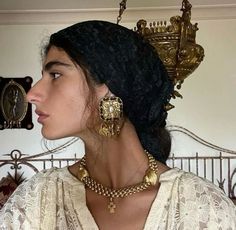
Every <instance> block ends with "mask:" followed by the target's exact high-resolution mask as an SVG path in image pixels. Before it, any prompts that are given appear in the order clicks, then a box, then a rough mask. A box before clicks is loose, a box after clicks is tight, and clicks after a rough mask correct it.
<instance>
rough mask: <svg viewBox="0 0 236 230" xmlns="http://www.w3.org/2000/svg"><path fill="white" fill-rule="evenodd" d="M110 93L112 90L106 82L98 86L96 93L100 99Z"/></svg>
mask: <svg viewBox="0 0 236 230" xmlns="http://www.w3.org/2000/svg"><path fill="white" fill-rule="evenodd" d="M108 94H110V90H109V88H108V87H107V86H106V85H105V84H101V85H98V86H96V95H97V98H98V99H99V100H100V99H102V98H103V97H105V96H106V95H108Z"/></svg>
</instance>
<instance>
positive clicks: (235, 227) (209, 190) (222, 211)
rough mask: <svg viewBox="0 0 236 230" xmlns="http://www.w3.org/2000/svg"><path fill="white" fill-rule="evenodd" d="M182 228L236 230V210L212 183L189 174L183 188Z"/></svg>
mask: <svg viewBox="0 0 236 230" xmlns="http://www.w3.org/2000/svg"><path fill="white" fill-rule="evenodd" d="M179 220H180V221H179V228H178V229H209V230H216V229H222V230H224V229H225V230H236V206H235V205H234V203H233V202H232V201H231V200H230V199H229V198H228V197H227V196H226V195H225V194H224V192H223V191H222V190H221V189H220V188H218V187H217V186H216V185H214V184H212V183H211V182H209V181H207V180H205V179H202V178H200V177H197V176H195V175H194V174H191V173H185V174H183V175H182V177H181V179H180V186H179Z"/></svg>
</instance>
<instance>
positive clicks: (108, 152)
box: [85, 121, 148, 188]
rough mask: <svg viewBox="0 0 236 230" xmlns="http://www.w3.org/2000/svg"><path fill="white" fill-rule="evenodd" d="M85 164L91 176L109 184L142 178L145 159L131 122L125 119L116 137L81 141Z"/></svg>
mask: <svg viewBox="0 0 236 230" xmlns="http://www.w3.org/2000/svg"><path fill="white" fill-rule="evenodd" d="M85 152H86V165H87V169H88V171H89V174H90V176H91V177H92V178H94V179H95V180H97V181H99V182H100V183H102V184H103V185H104V186H107V187H111V188H121V187H126V186H129V185H133V184H136V183H139V182H141V181H142V179H143V176H144V174H145V171H146V169H147V168H148V159H147V156H146V153H145V152H144V149H143V148H142V146H141V143H140V141H139V139H138V136H137V134H136V132H135V128H134V127H133V125H132V124H131V123H130V122H128V121H126V122H125V124H124V126H123V128H122V131H121V133H120V135H119V136H118V137H116V138H104V139H102V141H101V140H96V139H93V141H91V139H90V140H89V141H88V140H87V141H85Z"/></svg>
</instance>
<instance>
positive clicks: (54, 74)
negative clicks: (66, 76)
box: [50, 72, 61, 79]
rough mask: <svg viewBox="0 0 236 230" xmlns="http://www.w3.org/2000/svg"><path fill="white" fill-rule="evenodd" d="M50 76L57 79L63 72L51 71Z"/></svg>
mask: <svg viewBox="0 0 236 230" xmlns="http://www.w3.org/2000/svg"><path fill="white" fill-rule="evenodd" d="M50 76H51V77H52V78H53V79H57V78H59V77H61V74H60V73H58V72H51V73H50Z"/></svg>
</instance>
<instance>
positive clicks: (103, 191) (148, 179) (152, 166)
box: [77, 150, 158, 213]
mask: <svg viewBox="0 0 236 230" xmlns="http://www.w3.org/2000/svg"><path fill="white" fill-rule="evenodd" d="M145 152H146V154H147V157H148V169H147V170H146V173H145V175H144V177H143V181H142V182H140V183H138V184H135V185H131V186H128V187H123V188H119V189H112V188H109V187H105V186H103V185H102V184H100V183H98V182H97V181H95V180H94V179H93V178H91V177H90V176H89V173H88V171H87V170H86V159H85V156H84V157H83V158H82V159H81V161H80V164H79V169H78V173H77V178H78V179H79V180H80V181H81V182H83V184H84V185H85V186H86V187H88V188H89V189H91V190H92V191H94V192H95V193H97V194H99V195H102V196H105V197H108V198H109V202H108V205H107V208H108V210H109V212H110V213H115V209H116V204H115V203H114V198H124V197H127V196H129V195H132V194H135V193H138V192H142V191H144V190H146V189H147V188H149V187H150V186H154V185H156V183H157V178H158V177H157V171H158V165H157V161H156V160H155V159H154V157H153V156H152V155H151V154H150V153H148V152H147V151H146V150H145Z"/></svg>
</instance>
